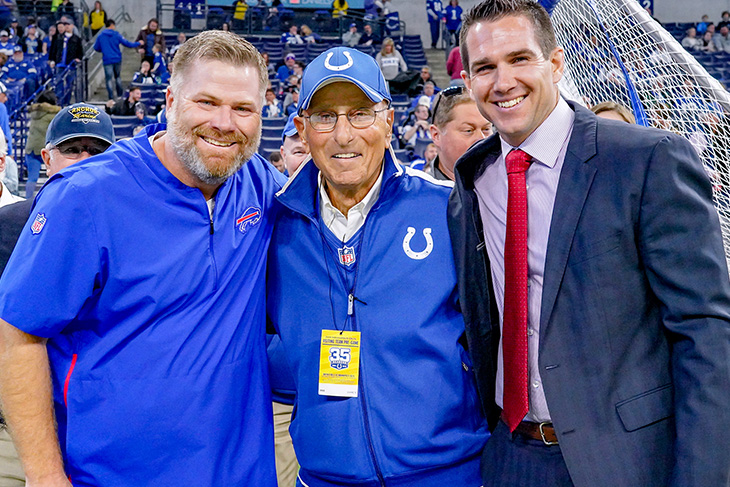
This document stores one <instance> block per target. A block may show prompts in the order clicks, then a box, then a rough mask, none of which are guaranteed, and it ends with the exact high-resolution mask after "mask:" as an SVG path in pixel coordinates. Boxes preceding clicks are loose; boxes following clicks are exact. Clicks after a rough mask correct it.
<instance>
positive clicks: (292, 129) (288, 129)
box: [281, 112, 297, 144]
mask: <svg viewBox="0 0 730 487" xmlns="http://www.w3.org/2000/svg"><path fill="white" fill-rule="evenodd" d="M296 116H297V114H296V112H295V113H292V114H291V115H289V119H288V120H287V121H286V125H285V126H284V131H283V132H282V133H281V143H282V144H283V143H284V140H286V138H287V137H292V136H294V135H296V134H297V128H296V126H295V125H294V117H296Z"/></svg>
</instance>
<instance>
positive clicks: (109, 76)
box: [104, 63, 124, 100]
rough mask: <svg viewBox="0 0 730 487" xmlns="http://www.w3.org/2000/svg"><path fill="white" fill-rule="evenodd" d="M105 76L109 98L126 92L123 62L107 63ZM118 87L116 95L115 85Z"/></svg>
mask: <svg viewBox="0 0 730 487" xmlns="http://www.w3.org/2000/svg"><path fill="white" fill-rule="evenodd" d="M104 76H105V77H106V92H107V94H108V95H109V99H110V100H113V99H114V98H118V97H120V96H122V95H123V94H124V89H123V88H122V63H114V64H105V65H104ZM115 85H116V87H117V94H116V95H114V86H115Z"/></svg>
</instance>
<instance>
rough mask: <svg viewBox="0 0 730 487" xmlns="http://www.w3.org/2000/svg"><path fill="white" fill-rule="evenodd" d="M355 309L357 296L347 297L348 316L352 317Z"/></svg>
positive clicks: (350, 295)
mask: <svg viewBox="0 0 730 487" xmlns="http://www.w3.org/2000/svg"><path fill="white" fill-rule="evenodd" d="M354 308H355V295H353V294H352V293H350V294H348V296H347V316H352V313H353V312H354Z"/></svg>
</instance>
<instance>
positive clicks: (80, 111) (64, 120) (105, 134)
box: [46, 103, 114, 146]
mask: <svg viewBox="0 0 730 487" xmlns="http://www.w3.org/2000/svg"><path fill="white" fill-rule="evenodd" d="M76 137H92V138H95V139H101V140H103V141H104V142H108V143H109V144H113V143H114V125H113V124H112V119H111V117H110V116H109V115H107V114H106V113H105V112H104V111H103V110H99V108H98V107H95V106H94V105H87V104H86V103H76V104H75V105H70V106H67V107H66V108H64V109H63V110H61V111H60V112H58V113H57V114H56V116H55V117H53V120H51V123H50V124H49V125H48V130H47V131H46V144H51V145H54V146H55V145H58V144H60V143H62V142H65V141H67V140H69V139H75V138H76Z"/></svg>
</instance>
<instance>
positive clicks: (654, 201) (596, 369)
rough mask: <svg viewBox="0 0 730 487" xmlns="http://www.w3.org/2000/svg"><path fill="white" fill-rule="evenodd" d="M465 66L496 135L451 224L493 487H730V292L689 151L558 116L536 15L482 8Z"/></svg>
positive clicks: (650, 134)
mask: <svg viewBox="0 0 730 487" xmlns="http://www.w3.org/2000/svg"><path fill="white" fill-rule="evenodd" d="M461 56H462V59H463V61H464V69H465V71H464V72H462V77H463V78H464V81H465V84H466V87H467V88H468V89H469V90H470V93H471V95H472V97H473V98H474V99H475V100H476V102H477V105H478V106H479V109H480V111H481V113H482V115H484V116H485V117H486V118H487V119H489V120H490V121H491V122H492V123H493V124H494V126H495V128H496V129H497V131H498V133H499V135H498V136H497V135H495V136H493V137H491V138H489V139H487V140H485V141H483V142H480V143H478V144H476V145H475V146H473V147H472V148H471V149H470V150H469V151H468V152H467V153H466V154H465V155H464V156H463V157H462V158H461V159H460V160H459V162H458V163H457V165H456V188H455V190H454V193H452V198H451V201H450V206H449V225H450V232H451V235H452V240H453V245H454V253H455V261H456V265H457V272H458V278H459V286H460V300H461V307H462V311H463V313H464V319H465V321H466V331H467V337H468V342H469V350H470V353H471V354H472V358H473V361H474V365H475V372H476V376H477V383H478V388H479V393H480V397H481V402H482V407H483V408H484V411H485V412H486V414H487V415H488V417H489V418H490V425H491V427H492V428H493V429H494V433H493V435H492V437H491V438H490V440H489V441H488V443H487V446H486V448H485V450H484V454H483V457H482V476H483V479H484V486H485V487H488V486H495V485H502V486H519V487H531V486H540V487H544V486H571V485H575V486H577V487H586V486H591V487H603V486H606V487H608V486H611V487H613V486H622V487H626V486H637V487H638V486H641V487H647V486H669V485H671V486H683V487H684V486H726V485H730V454H728V452H729V451H730V435H728V431H730V407H728V400H729V398H730V282H729V279H728V269H727V264H726V261H725V255H724V252H723V246H722V238H721V231H720V226H719V221H718V216H717V212H716V211H715V208H714V207H713V205H712V198H711V197H712V189H711V186H710V182H709V180H708V177H707V175H706V173H705V172H704V170H703V168H702V165H701V162H700V161H699V159H698V157H697V155H696V154H695V152H694V151H693V149H692V147H691V145H690V144H689V143H688V142H687V141H685V140H684V139H682V138H681V137H679V136H676V135H674V134H672V133H669V132H664V131H659V130H654V129H648V128H643V127H637V126H634V125H629V124H626V123H620V122H614V121H608V120H602V119H597V118H596V117H595V116H593V114H591V113H590V112H589V111H588V110H585V109H584V108H582V107H580V106H577V105H575V104H573V103H569V102H566V101H565V100H563V99H562V98H561V97H560V95H559V92H558V88H557V85H556V84H557V82H558V81H559V80H560V78H561V76H562V73H563V67H564V60H563V50H562V49H561V48H559V47H558V46H557V44H556V41H555V36H554V33H553V30H552V26H551V24H550V19H549V17H548V15H547V12H545V10H544V9H543V8H542V7H541V6H539V5H538V4H537V3H536V2H533V1H530V0H487V1H485V2H483V3H482V4H480V5H477V6H476V7H474V9H473V10H472V11H471V12H470V13H469V14H468V15H467V16H466V18H465V19H464V23H463V27H462V31H461Z"/></svg>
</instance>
